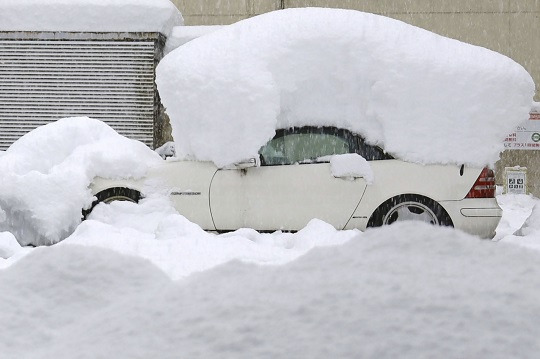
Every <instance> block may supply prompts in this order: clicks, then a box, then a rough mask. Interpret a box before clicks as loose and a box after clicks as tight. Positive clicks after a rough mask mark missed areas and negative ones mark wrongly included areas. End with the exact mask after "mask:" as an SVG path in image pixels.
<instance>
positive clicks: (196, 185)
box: [92, 160, 218, 230]
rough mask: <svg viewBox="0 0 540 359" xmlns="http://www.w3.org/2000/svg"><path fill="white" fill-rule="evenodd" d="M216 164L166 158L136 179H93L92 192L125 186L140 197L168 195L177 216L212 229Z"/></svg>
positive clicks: (213, 228)
mask: <svg viewBox="0 0 540 359" xmlns="http://www.w3.org/2000/svg"><path fill="white" fill-rule="evenodd" d="M217 170H218V169H217V167H216V166H215V165H214V164H213V163H211V162H197V161H174V160H172V161H171V160H169V161H166V162H164V163H163V164H162V165H159V166H156V167H153V168H151V169H150V170H149V171H148V173H147V175H146V176H145V177H144V178H143V179H140V180H106V179H102V178H98V179H96V180H94V182H93V185H92V192H93V193H94V194H97V193H99V192H100V191H102V190H105V189H107V188H114V187H127V188H131V189H134V190H136V191H139V192H140V193H141V194H142V195H143V196H148V195H149V194H152V193H160V194H164V195H168V196H170V198H171V201H172V203H173V205H174V207H175V208H176V210H177V211H178V213H180V214H181V215H183V216H184V217H186V218H187V219H189V220H190V221H191V222H194V223H197V224H198V225H199V226H201V227H202V228H203V229H206V230H215V227H214V223H213V221H212V215H211V213H210V206H209V202H210V198H209V189H210V183H211V182H212V177H213V176H214V174H215V173H216V172H217Z"/></svg>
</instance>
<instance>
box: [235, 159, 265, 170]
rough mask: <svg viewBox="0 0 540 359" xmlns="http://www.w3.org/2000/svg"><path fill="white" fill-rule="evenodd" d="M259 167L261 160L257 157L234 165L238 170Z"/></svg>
mask: <svg viewBox="0 0 540 359" xmlns="http://www.w3.org/2000/svg"><path fill="white" fill-rule="evenodd" d="M260 165H261V160H260V159H259V158H258V157H253V158H250V159H248V160H244V161H240V162H237V163H235V164H234V168H236V169H238V170H244V169H246V168H251V167H259V166H260Z"/></svg>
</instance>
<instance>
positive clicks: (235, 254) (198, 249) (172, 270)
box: [62, 196, 359, 279]
mask: <svg viewBox="0 0 540 359" xmlns="http://www.w3.org/2000/svg"><path fill="white" fill-rule="evenodd" d="M89 218H90V219H89V220H87V221H85V222H83V223H81V225H79V227H78V228H77V230H76V231H75V232H74V233H73V234H72V235H71V236H70V237H69V238H67V239H66V240H64V241H63V242H62V245H70V244H79V245H85V246H97V247H103V248H108V249H112V250H114V251H117V252H119V253H123V254H128V255H133V256H137V257H142V258H145V259H148V260H150V261H151V262H153V263H154V264H155V265H156V266H158V267H159V268H161V269H162V270H163V271H164V272H165V273H167V274H168V275H169V276H170V277H171V278H173V279H179V278H182V277H185V276H187V275H189V274H191V273H193V272H198V271H202V270H206V269H209V268H213V267H215V266H217V265H219V264H222V263H226V262H229V261H231V260H234V259H239V260H244V261H248V262H253V263H259V264H283V263H286V262H289V261H292V260H294V259H296V258H298V257H299V256H301V255H303V254H305V253H306V252H308V251H309V250H310V249H312V248H314V247H318V246H329V245H338V244H342V243H344V242H346V241H348V240H349V239H350V238H352V237H354V236H356V235H357V234H358V233H359V231H357V230H351V231H337V230H336V229H335V228H334V227H332V226H331V225H329V224H327V223H324V222H321V221H319V220H312V221H311V222H310V223H309V224H308V225H307V226H306V227H305V228H304V229H302V230H301V231H299V232H297V233H295V234H292V233H281V232H279V231H278V232H275V233H271V234H260V233H258V232H257V231H255V230H253V229H240V230H237V231H235V232H231V233H226V234H222V235H216V234H212V233H208V232H205V231H203V230H202V229H201V228H200V227H199V226H197V225H196V224H194V223H191V222H189V221H188V220H187V219H186V218H184V217H183V216H181V215H180V214H178V213H177V212H176V210H175V209H174V208H173V207H172V204H171V203H170V200H169V199H168V198H167V197H160V196H154V197H152V196H150V197H148V198H145V199H143V200H142V201H141V202H140V204H138V205H137V204H134V203H131V202H113V203H111V204H110V205H105V204H100V205H98V206H96V208H95V209H94V210H93V211H92V213H91V215H90V217H89Z"/></svg>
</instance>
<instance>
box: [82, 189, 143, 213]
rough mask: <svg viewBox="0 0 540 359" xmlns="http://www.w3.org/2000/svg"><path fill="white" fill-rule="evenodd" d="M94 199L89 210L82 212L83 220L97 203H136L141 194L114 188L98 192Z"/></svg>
mask: <svg viewBox="0 0 540 359" xmlns="http://www.w3.org/2000/svg"><path fill="white" fill-rule="evenodd" d="M96 198H97V199H96V200H95V201H94V202H92V206H91V207H90V209H87V210H84V211H83V219H86V217H87V216H88V215H89V214H90V213H91V212H92V210H93V209H94V207H95V206H96V205H97V204H98V203H102V202H103V203H111V202H114V201H129V202H133V203H138V202H139V200H140V199H141V193H140V192H138V191H135V190H132V189H130V188H125V187H116V188H109V189H106V190H104V191H101V192H99V193H98V194H96Z"/></svg>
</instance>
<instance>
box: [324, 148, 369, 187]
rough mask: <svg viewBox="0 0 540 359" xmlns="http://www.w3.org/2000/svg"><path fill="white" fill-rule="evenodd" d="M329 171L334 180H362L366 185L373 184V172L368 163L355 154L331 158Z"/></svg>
mask: <svg viewBox="0 0 540 359" xmlns="http://www.w3.org/2000/svg"><path fill="white" fill-rule="evenodd" d="M330 171H331V172H332V176H334V177H336V178H346V179H351V180H352V179H355V178H364V179H365V180H366V182H367V183H368V184H372V183H373V177H374V176H373V170H372V169H371V166H370V165H369V162H368V161H367V160H366V159H365V158H364V157H362V156H360V155H359V154H357V153H347V154H344V155H335V156H332V158H330Z"/></svg>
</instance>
